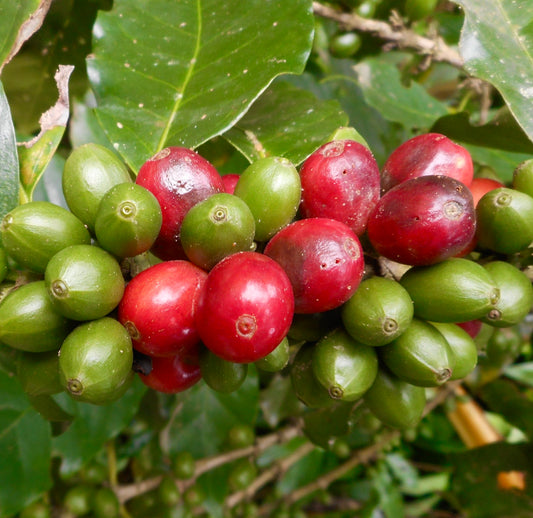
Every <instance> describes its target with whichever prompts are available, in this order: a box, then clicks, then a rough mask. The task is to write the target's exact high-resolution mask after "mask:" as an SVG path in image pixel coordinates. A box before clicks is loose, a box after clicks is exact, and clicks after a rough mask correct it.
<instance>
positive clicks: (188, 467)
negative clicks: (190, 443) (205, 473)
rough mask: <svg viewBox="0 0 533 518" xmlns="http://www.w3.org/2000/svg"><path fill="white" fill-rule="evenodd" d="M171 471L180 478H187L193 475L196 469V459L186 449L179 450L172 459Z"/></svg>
mask: <svg viewBox="0 0 533 518" xmlns="http://www.w3.org/2000/svg"><path fill="white" fill-rule="evenodd" d="M172 471H173V473H174V475H175V476H176V478H178V479H180V480H187V479H189V478H192V477H193V476H194V473H195V471H196V461H195V460H194V457H193V456H192V453H190V452H188V451H180V452H179V453H177V454H176V456H175V457H174V459H173V460H172Z"/></svg>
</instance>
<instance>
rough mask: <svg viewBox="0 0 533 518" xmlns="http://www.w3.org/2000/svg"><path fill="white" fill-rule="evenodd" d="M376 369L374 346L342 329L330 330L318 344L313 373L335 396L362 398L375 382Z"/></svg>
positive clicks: (331, 395)
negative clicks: (358, 340)
mask: <svg viewBox="0 0 533 518" xmlns="http://www.w3.org/2000/svg"><path fill="white" fill-rule="evenodd" d="M377 370H378V359H377V355H376V352H375V350H374V348H373V347H368V346H366V345H363V344H360V343H358V342H356V341H355V340H354V339H353V338H352V337H351V336H350V335H348V333H346V331H344V330H343V329H337V330H335V331H333V332H331V333H329V334H328V335H326V336H325V337H324V338H322V339H321V340H320V341H319V342H318V343H317V344H316V346H315V350H314V353H313V373H314V374H315V377H316V379H317V380H318V381H319V382H320V383H321V384H322V386H323V387H324V388H325V389H326V390H327V391H328V393H329V395H330V397H332V398H333V399H339V400H341V401H355V400H357V399H359V398H360V397H361V396H362V395H363V394H364V393H365V392H366V391H367V390H368V389H369V388H370V386H371V385H372V383H373V381H374V378H375V377H376V374H377Z"/></svg>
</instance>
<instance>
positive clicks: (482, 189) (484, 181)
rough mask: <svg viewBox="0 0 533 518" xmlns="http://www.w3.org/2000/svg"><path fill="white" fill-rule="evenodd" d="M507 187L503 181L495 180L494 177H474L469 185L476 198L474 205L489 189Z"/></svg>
mask: <svg viewBox="0 0 533 518" xmlns="http://www.w3.org/2000/svg"><path fill="white" fill-rule="evenodd" d="M500 187H505V185H504V184H503V183H502V182H499V181H498V180H493V179H492V178H474V179H473V180H472V183H471V184H470V186H469V187H468V188H469V189H470V192H471V193H472V197H473V198H474V207H475V206H477V202H478V201H479V200H480V199H481V198H482V197H483V196H484V195H485V194H486V193H488V192H489V191H492V190H494V189H499V188H500Z"/></svg>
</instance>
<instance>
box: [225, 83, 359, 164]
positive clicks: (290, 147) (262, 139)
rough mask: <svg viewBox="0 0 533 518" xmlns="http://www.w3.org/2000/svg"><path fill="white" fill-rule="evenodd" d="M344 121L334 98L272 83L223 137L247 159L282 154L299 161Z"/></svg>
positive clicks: (346, 117) (346, 122)
mask: <svg viewBox="0 0 533 518" xmlns="http://www.w3.org/2000/svg"><path fill="white" fill-rule="evenodd" d="M347 124H348V116H347V115H346V114H345V113H344V112H343V111H342V108H341V107H340V105H339V104H338V102H337V101H334V100H331V101H319V100H318V99H317V98H316V97H315V96H314V95H313V94H312V93H310V92H306V91H305V90H302V89H300V88H297V87H295V86H292V85H290V84H289V83H286V82H276V83H274V84H273V85H272V86H271V87H270V88H269V89H268V90H267V91H266V92H265V93H264V94H263V95H262V96H261V97H260V98H259V99H258V100H257V101H256V102H255V103H254V104H253V105H252V107H251V108H250V110H249V111H248V113H247V114H246V115H245V116H244V117H243V118H242V119H241V120H240V121H239V122H238V123H237V124H236V125H235V126H234V127H233V128H232V129H230V130H229V131H228V132H226V133H225V134H224V137H225V138H227V139H228V140H229V141H230V142H231V143H232V144H233V145H234V146H235V147H236V148H238V149H239V150H240V151H241V153H243V154H244V155H245V156H246V157H247V158H248V160H249V161H250V162H253V161H254V160H257V159H258V158H259V157H261V156H283V157H285V158H288V159H289V160H291V161H292V162H293V163H294V164H299V163H300V162H302V161H303V160H304V159H305V158H307V157H308V156H309V155H310V154H311V153H312V152H313V151H314V150H315V149H316V148H317V147H319V146H320V145H321V144H323V143H324V142H325V141H326V139H327V138H328V136H329V135H330V134H331V133H333V131H335V130H336V129H337V128H338V127H339V126H345V125H347Z"/></svg>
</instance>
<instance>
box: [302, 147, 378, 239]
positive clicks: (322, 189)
mask: <svg viewBox="0 0 533 518" xmlns="http://www.w3.org/2000/svg"><path fill="white" fill-rule="evenodd" d="M300 178H301V182H302V198H301V203H300V211H301V213H302V216H303V217H305V218H331V219H336V220H337V221H341V222H342V223H345V224H346V225H348V227H350V228H351V229H352V230H353V231H354V232H355V234H356V235H358V236H360V235H361V234H363V233H364V231H365V228H366V223H367V220H368V216H369V214H370V211H371V210H372V208H373V207H374V205H375V204H376V203H377V201H378V199H379V192H380V176H379V167H378V165H377V162H376V160H375V158H374V156H373V155H372V153H371V152H370V151H369V150H368V148H366V147H365V146H363V145H362V144H359V143H358V142H355V141H353V140H335V141H332V142H329V143H327V144H324V145H323V146H321V147H319V148H318V149H317V150H316V151H315V152H314V153H312V154H311V155H310V156H309V157H308V158H307V159H306V160H305V162H304V163H303V164H302V167H301V168H300Z"/></svg>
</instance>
